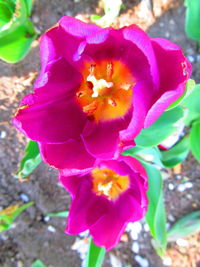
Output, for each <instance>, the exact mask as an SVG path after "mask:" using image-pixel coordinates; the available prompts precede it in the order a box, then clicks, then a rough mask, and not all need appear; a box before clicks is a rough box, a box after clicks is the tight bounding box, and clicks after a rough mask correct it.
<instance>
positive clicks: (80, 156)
mask: <svg viewBox="0 0 200 267" xmlns="http://www.w3.org/2000/svg"><path fill="white" fill-rule="evenodd" d="M39 145H40V152H41V155H42V159H43V161H45V162H47V163H48V164H50V165H52V166H54V167H56V168H58V169H70V168H72V169H85V168H89V167H92V166H93V165H94V162H95V158H94V157H92V156H91V155H90V154H89V153H88V152H87V151H86V149H85V147H84V144H83V142H82V141H81V140H80V139H77V140H75V139H71V140H69V141H67V142H65V143H62V144H45V143H40V144H39Z"/></svg>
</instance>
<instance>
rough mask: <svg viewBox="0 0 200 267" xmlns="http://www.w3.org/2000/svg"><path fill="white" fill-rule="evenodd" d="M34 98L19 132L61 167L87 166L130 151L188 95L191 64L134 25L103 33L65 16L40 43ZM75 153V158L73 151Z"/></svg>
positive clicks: (21, 114)
mask: <svg viewBox="0 0 200 267" xmlns="http://www.w3.org/2000/svg"><path fill="white" fill-rule="evenodd" d="M41 59H42V68H41V72H40V76H39V78H38V80H37V81H36V83H35V92H34V94H32V95H29V96H27V97H26V98H25V99H24V100H23V101H22V103H21V108H20V109H19V111H18V113H17V115H16V116H15V118H14V120H13V121H14V124H15V126H16V127H17V128H18V129H19V130H20V131H22V132H23V133H24V134H25V135H26V136H27V137H29V138H30V139H32V140H36V141H38V142H39V143H40V148H41V152H42V156H43V159H44V160H45V161H47V162H48V163H49V164H51V165H54V166H55V167H57V168H60V169H64V168H78V169H79V168H80V169H81V168H87V167H90V166H91V165H92V164H93V163H94V160H95V158H101V159H109V158H111V157H113V156H116V155H117V154H118V152H119V151H120V149H124V148H126V147H128V146H130V145H133V139H134V137H135V136H136V135H137V134H138V133H139V132H140V131H141V129H142V128H143V127H148V126H149V125H151V124H152V123H153V122H154V121H155V120H156V119H157V118H158V117H159V116H160V115H161V114H162V113H163V112H164V110H165V109H166V108H167V107H168V106H169V105H170V104H171V103H172V102H173V101H175V100H176V99H177V98H178V97H180V96H181V95H182V94H183V92H184V89H185V84H186V81H187V79H188V78H189V76H190V74H191V65H190V64H189V62H188V61H187V59H186V58H185V56H184V55H183V52H182V50H181V49H180V48H179V47H178V46H177V45H175V44H173V43H171V42H170V41H167V40H164V39H150V38H149V37H148V36H147V34H146V33H145V32H143V31H142V30H141V29H139V28H138V27H137V26H135V25H131V26H129V27H124V28H122V29H119V30H116V29H112V28H106V29H102V28H100V27H98V26H96V25H90V24H85V23H83V22H80V21H79V20H77V19H75V18H70V17H63V18H62V19H61V20H60V21H59V24H58V25H57V26H56V27H54V28H52V29H50V30H49V31H47V32H46V33H45V34H44V35H43V37H42V39H41ZM72 151H73V152H72Z"/></svg>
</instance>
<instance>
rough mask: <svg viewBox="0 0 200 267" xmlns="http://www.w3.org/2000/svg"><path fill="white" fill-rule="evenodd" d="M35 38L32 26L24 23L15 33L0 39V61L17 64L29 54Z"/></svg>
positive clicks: (29, 23) (28, 22)
mask: <svg viewBox="0 0 200 267" xmlns="http://www.w3.org/2000/svg"><path fill="white" fill-rule="evenodd" d="M35 37H36V34H35V31H34V27H33V24H32V23H31V21H29V20H27V21H25V23H24V24H23V25H21V26H20V27H18V28H17V29H16V30H15V31H13V32H11V33H9V34H7V35H6V36H4V37H2V38H0V59H2V60H4V61H6V62H9V63H16V62H19V61H20V60H22V59H23V58H24V57H25V56H26V55H27V53H28V52H29V50H30V46H31V44H32V42H33V40H34V39H35Z"/></svg>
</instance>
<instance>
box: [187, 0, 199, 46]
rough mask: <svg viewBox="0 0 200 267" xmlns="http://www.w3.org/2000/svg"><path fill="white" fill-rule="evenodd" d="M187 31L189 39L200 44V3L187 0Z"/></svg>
mask: <svg viewBox="0 0 200 267" xmlns="http://www.w3.org/2000/svg"><path fill="white" fill-rule="evenodd" d="M185 6H186V16H185V31H186V34H187V35H188V37H190V38H192V39H194V40H197V41H198V42H200V1H199V0H186V1H185Z"/></svg>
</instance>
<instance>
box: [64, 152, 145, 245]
mask: <svg viewBox="0 0 200 267" xmlns="http://www.w3.org/2000/svg"><path fill="white" fill-rule="evenodd" d="M60 181H61V182H62V184H63V185H64V187H65V188H66V189H67V190H68V191H69V192H70V194H71V196H72V204H71V207H70V211H69V216H68V225H67V228H66V233H67V234H79V233H81V232H83V231H85V230H87V229H89V231H90V234H91V235H92V237H93V238H94V242H95V244H96V245H97V246H102V247H105V248H106V249H111V248H112V247H114V246H115V245H116V244H117V243H118V242H119V240H120V237H121V235H122V233H123V232H124V230H125V228H126V225H127V223H128V222H135V221H138V220H140V219H141V218H142V217H143V216H144V215H145V212H146V209H147V197H146V191H147V176H146V172H145V170H144V168H143V167H142V165H141V164H140V162H138V161H137V160H136V159H134V158H132V157H124V156H120V158H119V159H118V160H109V161H101V160H100V161H99V162H98V164H96V166H95V167H94V168H93V169H88V170H87V171H79V172H78V173H73V172H72V173H71V174H70V173H69V171H67V170H61V171H60Z"/></svg>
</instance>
